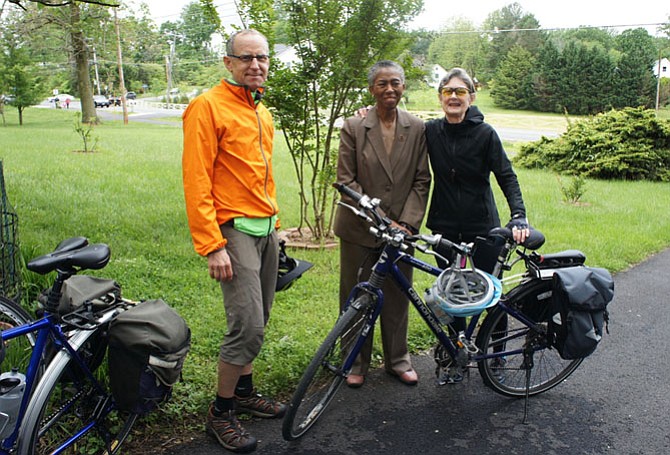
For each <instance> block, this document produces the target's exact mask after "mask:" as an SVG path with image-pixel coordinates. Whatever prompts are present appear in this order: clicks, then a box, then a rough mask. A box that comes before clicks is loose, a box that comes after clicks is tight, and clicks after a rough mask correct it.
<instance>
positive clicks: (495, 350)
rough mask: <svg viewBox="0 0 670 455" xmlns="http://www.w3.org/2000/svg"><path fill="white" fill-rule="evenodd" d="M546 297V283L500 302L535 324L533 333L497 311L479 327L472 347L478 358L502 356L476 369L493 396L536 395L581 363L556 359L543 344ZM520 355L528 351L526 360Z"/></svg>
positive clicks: (529, 286) (523, 288)
mask: <svg viewBox="0 0 670 455" xmlns="http://www.w3.org/2000/svg"><path fill="white" fill-rule="evenodd" d="M551 292H552V283H551V280H545V281H541V280H537V281H532V282H530V283H528V284H525V285H522V286H520V287H518V288H516V289H513V290H512V291H510V293H509V294H508V296H507V297H506V303H507V305H509V306H510V307H512V308H514V309H515V310H517V311H519V312H520V313H522V314H523V315H524V316H526V317H527V318H528V319H530V320H531V321H533V322H535V325H536V326H537V328H538V329H539V330H533V329H531V328H529V327H528V326H527V325H525V324H523V323H522V322H521V321H519V320H518V319H515V318H514V317H512V316H511V315H509V314H508V313H506V312H505V311H503V310H502V309H501V308H500V307H495V308H494V309H493V310H491V311H490V312H489V314H488V315H487V317H486V319H485V320H484V322H483V323H482V327H481V328H480V330H479V334H478V335H477V341H476V343H477V347H479V349H480V350H481V351H482V353H484V354H486V355H492V354H498V355H500V354H501V353H503V352H505V353H508V354H505V355H502V356H499V357H495V358H492V359H487V360H482V361H480V362H479V364H478V367H479V373H480V374H481V376H482V379H483V381H484V384H486V385H487V386H488V387H490V388H491V389H493V390H494V391H496V392H498V393H500V394H502V395H505V396H509V397H524V396H526V385H528V394H529V395H531V396H532V395H537V394H539V393H542V392H546V391H547V390H549V389H551V388H552V387H555V386H556V385H558V384H560V383H561V382H562V381H563V380H565V379H566V378H567V377H568V376H570V375H571V374H572V373H573V372H574V371H575V370H576V369H577V367H578V366H579V364H580V363H582V359H576V360H564V359H562V358H561V356H560V355H559V353H558V351H557V350H556V349H554V348H553V347H552V346H551V344H550V342H549V339H548V336H547V325H548V322H549V317H550V312H551ZM524 349H527V352H529V350H531V349H532V351H533V353H532V356H530V357H529V356H524V352H523V351H524ZM531 359H532V368H530V369H529V366H530V365H529V361H530V360H531ZM529 370H530V377H529V378H528V379H527V372H528V371H529Z"/></svg>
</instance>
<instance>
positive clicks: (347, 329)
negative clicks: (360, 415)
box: [282, 294, 375, 441]
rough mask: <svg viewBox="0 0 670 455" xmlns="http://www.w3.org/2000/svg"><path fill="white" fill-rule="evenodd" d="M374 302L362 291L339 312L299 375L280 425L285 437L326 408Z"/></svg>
mask: <svg viewBox="0 0 670 455" xmlns="http://www.w3.org/2000/svg"><path fill="white" fill-rule="evenodd" d="M374 309H375V306H374V304H373V300H372V298H371V297H370V296H369V295H367V294H364V295H362V296H360V297H359V298H357V299H356V300H355V301H354V303H352V304H351V305H350V306H349V308H348V309H347V310H346V311H345V312H344V313H343V314H342V315H341V316H340V318H339V319H338V321H337V323H336V324H335V327H333V329H332V330H331V331H330V333H329V334H328V336H327V337H326V340H325V341H324V342H323V343H322V344H321V346H320V347H319V349H318V350H317V352H316V355H315V356H314V358H313V359H312V361H311V362H310V364H309V366H308V367H307V370H305V373H304V374H303V376H302V379H301V380H300V383H299V384H298V387H297V389H296V391H295V394H294V395H293V398H292V399H291V403H290V404H289V407H288V410H287V412H286V416H285V417H284V421H283V425H282V434H283V436H284V439H286V440H287V441H292V440H294V439H297V438H299V437H301V436H302V435H304V434H305V433H306V432H307V430H309V429H310V428H311V427H312V425H314V423H315V422H316V421H317V419H318V418H319V417H320V416H321V414H323V412H324V411H325V410H326V407H327V406H328V404H329V403H330V401H331V400H332V399H333V397H334V396H335V394H336V393H337V391H338V390H339V388H340V386H341V385H342V381H344V379H345V378H346V377H347V375H348V374H349V371H344V369H343V368H344V365H345V364H346V362H347V360H348V359H350V358H352V357H353V358H355V356H357V355H358V350H357V349H355V345H356V342H357V341H358V339H359V337H360V335H361V334H362V333H363V329H364V328H365V326H366V323H367V321H368V320H369V318H370V316H371V314H372V313H373V311H374Z"/></svg>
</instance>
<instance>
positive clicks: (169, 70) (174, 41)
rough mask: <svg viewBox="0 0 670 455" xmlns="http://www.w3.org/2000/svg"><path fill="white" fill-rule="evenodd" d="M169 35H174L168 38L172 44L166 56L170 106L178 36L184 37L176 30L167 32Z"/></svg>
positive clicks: (168, 101)
mask: <svg viewBox="0 0 670 455" xmlns="http://www.w3.org/2000/svg"><path fill="white" fill-rule="evenodd" d="M167 36H168V37H172V39H168V44H169V45H170V54H169V55H166V56H165V73H166V77H167V93H166V95H167V96H166V100H167V103H168V108H169V107H170V106H169V104H170V103H171V102H172V99H171V96H172V93H171V92H172V85H173V75H172V69H173V67H174V60H175V47H176V45H177V37H179V38H184V36H183V35H180V34H178V33H175V32H171V33H167Z"/></svg>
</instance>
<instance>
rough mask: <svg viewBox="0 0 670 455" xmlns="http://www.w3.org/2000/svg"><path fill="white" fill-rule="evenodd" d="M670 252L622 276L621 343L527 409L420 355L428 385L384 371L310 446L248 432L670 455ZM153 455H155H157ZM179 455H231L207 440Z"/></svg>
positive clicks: (366, 448) (353, 446) (312, 450)
mask: <svg viewBox="0 0 670 455" xmlns="http://www.w3.org/2000/svg"><path fill="white" fill-rule="evenodd" d="M668 296H670V249H669V250H666V251H664V252H662V253H660V254H658V255H656V256H654V257H652V258H650V259H649V260H647V261H646V262H644V263H642V264H640V265H639V266H636V267H634V268H632V269H630V270H628V271H625V272H622V273H619V274H617V275H616V276H615V298H614V301H613V302H612V303H611V305H610V307H609V309H610V314H611V322H610V334H609V335H608V336H606V337H605V339H604V340H603V342H602V344H601V347H600V348H599V349H598V350H597V351H596V352H595V353H594V354H593V355H592V356H590V357H589V358H587V359H586V360H585V361H584V363H583V364H582V366H581V367H580V368H579V369H578V370H577V371H576V372H575V373H574V374H573V375H572V376H571V377H570V378H569V379H568V381H566V382H564V383H563V384H560V385H559V386H558V387H556V388H554V389H553V390H551V391H549V392H547V393H545V394H543V395H540V396H537V397H534V398H533V399H532V400H531V402H530V409H529V411H530V418H529V422H528V424H527V425H524V424H522V417H523V401H522V400H514V399H509V398H505V397H502V396H500V395H497V394H495V393H494V392H492V391H490V390H488V389H487V388H486V387H485V386H484V385H483V383H482V382H481V378H480V377H479V374H478V373H477V371H476V370H475V371H472V372H471V374H470V377H469V379H466V381H464V383H462V384H460V385H454V386H442V387H438V386H436V385H435V384H434V382H433V380H432V378H433V364H434V363H433V360H432V358H430V357H429V356H416V357H414V359H413V361H414V365H415V367H416V368H417V370H418V372H419V375H420V377H421V380H420V382H419V385H418V386H417V387H414V388H410V387H407V386H404V385H402V384H400V383H399V382H398V381H397V380H395V379H393V378H391V377H389V376H387V375H386V374H384V373H382V372H380V371H374V372H373V373H372V374H370V376H369V377H368V380H367V382H366V384H365V386H364V387H363V388H361V389H358V390H352V389H348V388H346V387H345V388H344V389H343V391H342V392H341V393H340V395H338V398H339V400H337V402H335V403H333V404H332V405H331V408H330V409H329V412H327V413H326V415H324V416H323V417H322V419H321V420H320V421H319V422H318V423H317V424H316V425H315V426H314V428H313V429H312V430H311V431H310V432H309V433H308V434H307V435H305V436H304V437H303V438H302V439H301V440H299V441H295V442H291V443H289V442H286V441H284V440H283V439H282V437H281V422H280V421H275V420H261V419H254V420H252V421H250V422H248V423H247V424H246V426H247V427H248V429H249V430H250V431H251V432H253V434H255V435H257V437H259V438H260V442H259V445H258V450H257V451H256V452H255V453H257V454H259V455H265V454H273V455H276V454H286V455H288V454H291V455H294V454H295V455H307V454H309V455H339V454H342V455H344V454H347V455H349V454H413V453H417V454H421V455H432V454H435V455H437V454H447V453H448V454H455V455H457V454H496V455H497V454H505V455H507V454H510V455H537V454H543V455H558V454H564V453H571V454H589V455H591V454H592V455H597V454H616V455H622V454H623V455H628V454H631V455H632V454H636V455H637V454H640V455H641V454H644V455H647V454H649V455H655V454H668V453H670V426H669V425H668V407H669V405H670V398H669V397H670V381H668V376H669V375H670V355H668V352H669V351H670V342H669V340H670V333H669V330H668V328H669V327H670V311H669V310H670V308H669V306H668ZM148 453H150V452H148ZM151 453H163V454H169V455H210V454H220V453H227V452H225V451H222V450H221V449H220V448H219V447H218V446H217V445H216V443H215V442H214V440H213V439H211V438H209V437H207V436H206V435H204V433H202V432H199V433H197V434H194V435H193V440H192V441H189V442H188V443H185V444H181V445H178V446H173V447H170V448H168V449H163V450H162V451H157V452H151Z"/></svg>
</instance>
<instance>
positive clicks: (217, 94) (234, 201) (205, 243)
mask: <svg viewBox="0 0 670 455" xmlns="http://www.w3.org/2000/svg"><path fill="white" fill-rule="evenodd" d="M182 118H183V121H184V122H183V125H184V126H183V128H184V153H183V155H182V172H183V180H184V196H185V198H186V214H187V216H188V224H189V228H190V230H191V236H192V238H193V245H194V247H195V251H196V252H197V253H198V254H200V255H203V256H206V255H207V254H209V253H211V252H212V251H215V250H218V249H220V248H223V247H224V246H225V245H226V242H227V241H226V239H224V238H223V236H222V235H221V230H220V229H219V226H220V225H222V224H224V223H226V222H227V221H230V220H232V219H233V218H238V217H247V218H264V217H270V216H273V215H275V214H277V213H278V212H279V209H278V206H277V196H276V190H275V182H274V178H273V174H272V141H273V138H274V126H273V124H272V115H271V114H270V112H269V111H268V109H267V108H266V107H265V106H264V105H263V104H262V103H258V104H257V103H256V102H255V101H254V99H253V94H252V93H251V92H250V91H249V90H248V89H247V88H246V87H244V86H240V85H236V84H234V83H232V82H229V81H226V80H222V81H221V84H219V85H218V86H216V87H214V88H213V89H211V90H209V91H207V92H205V93H204V94H202V95H200V96H198V97H197V98H195V99H194V100H193V101H191V103H190V104H189V106H188V108H187V109H186V111H184V114H183V116H182ZM277 224H278V222H277ZM277 227H278V226H277Z"/></svg>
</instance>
